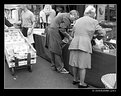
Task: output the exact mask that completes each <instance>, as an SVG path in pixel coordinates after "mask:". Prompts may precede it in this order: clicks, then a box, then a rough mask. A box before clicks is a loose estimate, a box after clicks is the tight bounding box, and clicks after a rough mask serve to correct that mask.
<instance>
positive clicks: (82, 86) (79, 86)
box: [78, 85, 89, 88]
mask: <svg viewBox="0 0 121 96" xmlns="http://www.w3.org/2000/svg"><path fill="white" fill-rule="evenodd" d="M88 87H89V86H88V85H86V86H85V85H78V88H88Z"/></svg>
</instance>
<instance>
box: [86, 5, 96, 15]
mask: <svg viewBox="0 0 121 96" xmlns="http://www.w3.org/2000/svg"><path fill="white" fill-rule="evenodd" d="M95 12H96V9H95V8H94V7H93V6H92V5H89V6H88V7H87V8H86V9H85V11H84V15H89V14H91V13H95Z"/></svg>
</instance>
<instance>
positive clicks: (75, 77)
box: [72, 66, 78, 81]
mask: <svg viewBox="0 0 121 96" xmlns="http://www.w3.org/2000/svg"><path fill="white" fill-rule="evenodd" d="M72 70H73V77H74V78H73V81H78V69H77V67H74V66H73V67H72Z"/></svg>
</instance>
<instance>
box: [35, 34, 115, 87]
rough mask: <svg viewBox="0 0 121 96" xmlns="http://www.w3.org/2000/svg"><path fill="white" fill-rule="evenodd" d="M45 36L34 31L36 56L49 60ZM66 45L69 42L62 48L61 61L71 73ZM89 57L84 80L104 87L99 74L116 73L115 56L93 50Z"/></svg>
mask: <svg viewBox="0 0 121 96" xmlns="http://www.w3.org/2000/svg"><path fill="white" fill-rule="evenodd" d="M39 33H40V32H39ZM45 38H46V37H45V36H44V35H42V34H36V32H35V34H34V39H35V49H36V51H37V55H38V56H40V57H43V58H44V59H46V60H48V61H49V62H50V53H49V51H48V50H47V49H46V48H45V46H44V45H45ZM68 47H69V44H67V45H66V46H65V47H64V48H63V50H62V55H63V62H64V66H65V68H66V69H67V70H68V71H69V72H70V73H71V74H72V67H71V66H70V65H69V50H68ZM91 58H92V68H91V69H87V72H86V77H85V82H86V83H88V84H90V85H92V86H95V87H99V88H104V87H105V86H104V85H103V83H102V82H101V76H103V75H105V74H107V73H116V56H114V55H111V54H106V53H102V52H100V51H94V50H93V54H92V57H91Z"/></svg>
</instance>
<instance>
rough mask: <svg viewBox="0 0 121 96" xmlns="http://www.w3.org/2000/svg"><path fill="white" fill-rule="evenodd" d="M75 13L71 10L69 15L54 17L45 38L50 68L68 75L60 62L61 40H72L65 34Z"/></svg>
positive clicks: (62, 14)
mask: <svg viewBox="0 0 121 96" xmlns="http://www.w3.org/2000/svg"><path fill="white" fill-rule="evenodd" d="M77 17H78V15H77V11H76V10H72V11H70V13H61V14H60V15H58V16H56V17H55V18H54V19H53V21H52V22H51V24H50V26H49V28H48V33H47V37H46V47H47V48H48V49H49V51H50V53H51V63H52V65H51V67H52V68H53V69H56V70H57V71H58V72H60V73H68V72H67V71H66V69H65V68H64V64H63V62H62V40H63V39H64V37H67V38H68V39H69V40H72V37H71V36H70V35H69V34H68V33H67V30H68V28H69V27H70V25H71V22H72V21H74V20H75V18H77Z"/></svg>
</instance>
